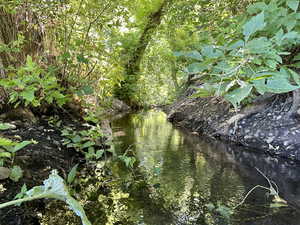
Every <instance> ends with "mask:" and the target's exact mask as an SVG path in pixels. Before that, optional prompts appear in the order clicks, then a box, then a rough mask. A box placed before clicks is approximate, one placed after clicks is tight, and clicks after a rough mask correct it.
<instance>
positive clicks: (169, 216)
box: [113, 111, 300, 225]
mask: <svg viewBox="0 0 300 225" xmlns="http://www.w3.org/2000/svg"><path fill="white" fill-rule="evenodd" d="M113 129H114V131H116V132H117V131H120V130H121V131H123V132H125V133H126V136H123V137H119V138H118V141H120V142H119V144H118V145H117V148H118V150H119V151H124V149H128V148H131V149H132V151H133V152H135V153H136V156H137V158H138V159H139V161H140V167H141V171H144V172H145V174H148V176H147V175H145V179H146V180H147V181H146V182H147V183H148V184H149V185H150V186H152V187H153V189H152V190H151V191H150V192H149V193H147V194H148V195H149V196H144V195H142V196H140V197H141V199H138V198H137V199H136V201H142V202H144V204H141V205H139V207H141V209H140V214H141V215H142V217H141V218H142V219H141V221H139V223H137V224H145V225H146V224H147V225H159V224H164V225H169V224H170V225H171V224H182V225H185V224H239V225H242V224H249V225H250V224H251V225H255V224H261V225H262V224H264V225H289V224H293V225H299V224H300V215H299V214H298V213H297V208H298V207H300V167H297V166H295V165H290V164H287V163H284V162H283V161H282V160H277V159H272V158H270V157H266V156H265V155H263V154H258V153H253V152H249V151H245V149H241V148H237V147H232V146H228V145H225V144H222V143H220V142H217V141H212V140H208V139H207V138H203V137H202V138H201V137H199V136H194V135H192V134H190V133H187V132H183V131H180V130H178V129H176V128H174V126H173V125H172V124H170V123H169V122H167V120H166V116H165V114H164V113H163V112H157V111H150V112H145V113H140V114H135V115H128V116H126V117H124V118H122V119H120V120H117V121H115V122H114V124H113ZM255 167H257V168H259V169H260V170H261V171H262V172H263V173H264V174H265V175H266V176H267V177H269V178H270V179H272V180H274V182H276V184H277V185H278V186H279V187H278V188H279V190H280V192H281V196H282V197H283V198H284V199H285V200H287V201H288V202H289V203H290V205H292V206H293V207H294V208H293V209H292V208H291V207H283V208H271V207H270V205H271V198H268V197H267V195H266V191H263V190H259V189H257V191H254V192H253V193H252V194H251V195H250V196H249V197H248V198H247V200H246V201H245V203H244V204H243V206H241V207H239V208H237V209H236V210H234V211H231V210H229V211H230V212H231V213H233V214H231V216H230V219H228V218H227V217H226V211H227V210H228V209H227V208H229V209H233V208H234V206H236V205H237V204H238V203H239V202H241V201H242V199H243V197H244V196H245V195H246V193H247V192H248V191H249V190H250V189H251V188H252V187H254V186H255V185H263V186H266V187H268V183H267V182H266V180H265V179H264V178H263V177H262V176H261V175H260V174H259V173H258V172H257V170H256V169H255ZM153 204H154V205H153ZM213 206H214V209H211V208H212V207H213ZM223 206H224V207H223ZM155 207H158V208H155ZM222 209H223V210H224V212H222Z"/></svg>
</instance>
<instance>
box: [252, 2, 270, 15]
mask: <svg viewBox="0 0 300 225" xmlns="http://www.w3.org/2000/svg"><path fill="white" fill-rule="evenodd" d="M267 8H268V6H267V5H266V3H264V2H257V3H254V4H251V5H250V6H249V7H248V8H247V12H248V13H249V14H256V13H258V12H261V11H264V10H265V9H267Z"/></svg>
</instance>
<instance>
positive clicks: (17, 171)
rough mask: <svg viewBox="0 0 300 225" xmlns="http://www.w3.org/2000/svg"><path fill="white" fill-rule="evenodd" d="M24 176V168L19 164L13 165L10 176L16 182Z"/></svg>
mask: <svg viewBox="0 0 300 225" xmlns="http://www.w3.org/2000/svg"><path fill="white" fill-rule="evenodd" d="M22 176H23V170H22V169H21V167H19V166H13V168H12V169H11V170H10V175H9V178H10V179H11V180H13V181H14V182H18V181H19V180H20V178H21V177H22Z"/></svg>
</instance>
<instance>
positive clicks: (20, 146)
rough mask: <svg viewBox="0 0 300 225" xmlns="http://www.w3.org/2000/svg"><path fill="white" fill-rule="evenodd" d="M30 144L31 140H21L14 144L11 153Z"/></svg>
mask: <svg viewBox="0 0 300 225" xmlns="http://www.w3.org/2000/svg"><path fill="white" fill-rule="evenodd" d="M30 144H32V141H22V142H21V143H18V144H16V145H15V146H14V147H13V149H12V150H11V152H12V153H15V152H17V151H19V150H20V149H22V148H24V147H26V146H27V145H30Z"/></svg>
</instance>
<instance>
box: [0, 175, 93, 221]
mask: <svg viewBox="0 0 300 225" xmlns="http://www.w3.org/2000/svg"><path fill="white" fill-rule="evenodd" d="M43 183H44V185H42V186H36V187H33V188H32V189H30V190H29V191H27V192H26V195H27V196H28V197H30V200H32V199H34V198H36V199H39V198H54V199H58V200H61V201H65V202H66V203H67V204H68V205H69V208H70V209H71V210H73V211H74V212H75V213H76V215H77V216H79V217H80V218H81V221H82V224H83V225H92V224H91V222H90V221H89V220H88V218H87V216H86V214H85V212H84V209H83V208H82V206H81V205H80V204H79V202H77V201H76V200H75V199H74V198H73V197H72V196H71V195H70V194H69V191H68V188H67V186H66V185H65V183H64V180H63V179H62V178H61V177H60V176H59V175H58V174H57V171H56V170H53V171H52V173H51V174H50V176H49V178H48V179H47V180H45V181H44V182H43ZM24 201H28V200H27V199H26V197H25V198H24ZM0 208H1V204H0Z"/></svg>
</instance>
